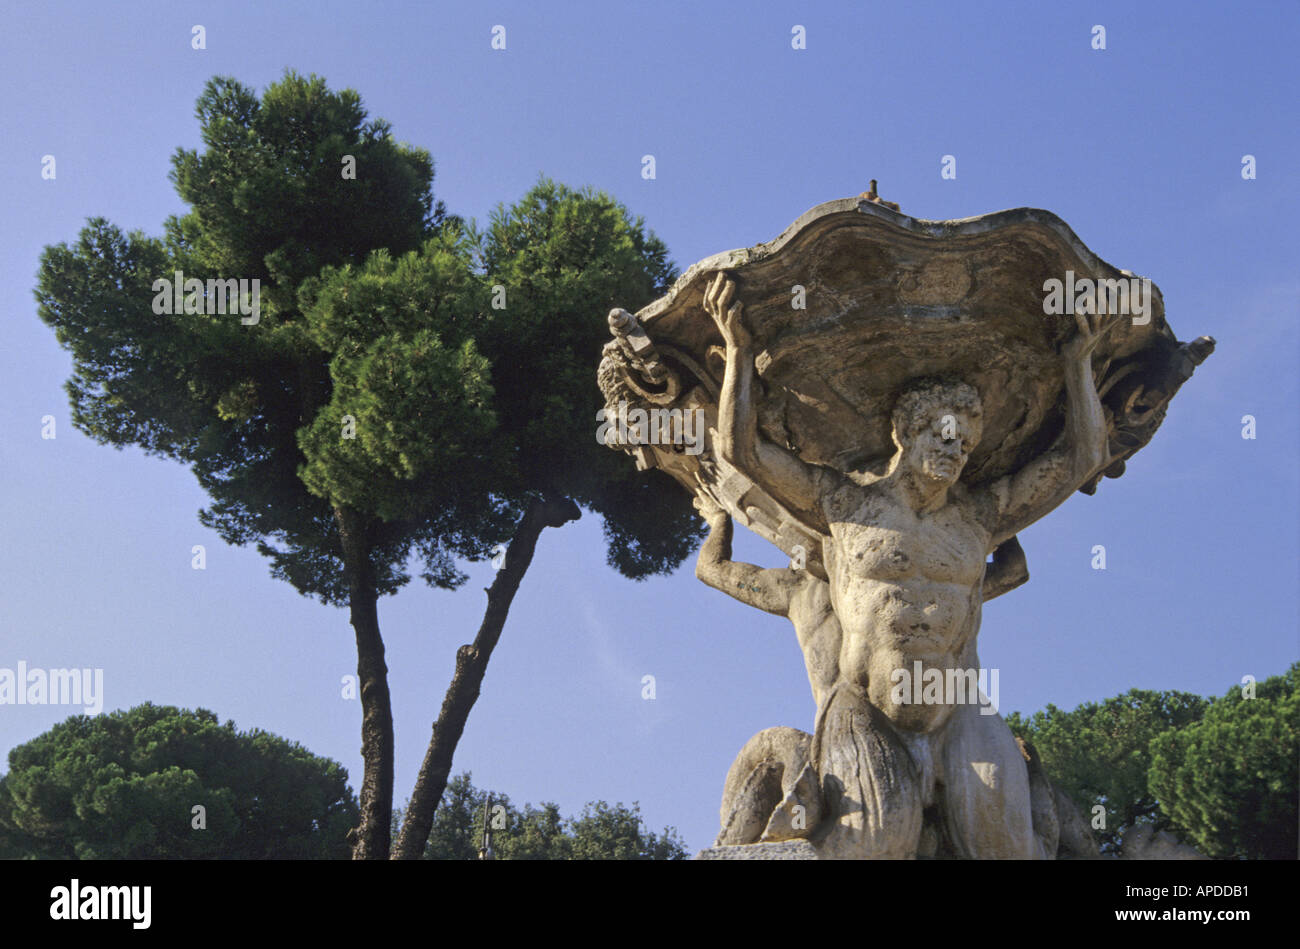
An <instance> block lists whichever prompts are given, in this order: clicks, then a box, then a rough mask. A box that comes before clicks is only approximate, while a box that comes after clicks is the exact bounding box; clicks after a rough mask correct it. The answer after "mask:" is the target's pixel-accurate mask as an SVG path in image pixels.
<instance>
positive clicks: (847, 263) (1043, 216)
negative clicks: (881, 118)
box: [601, 197, 1214, 572]
mask: <svg viewBox="0 0 1300 949" xmlns="http://www.w3.org/2000/svg"><path fill="white" fill-rule="evenodd" d="M719 271H726V272H727V273H728V274H729V275H730V276H731V277H732V278H733V279H734V280H735V281H736V285H737V291H736V297H735V298H736V300H738V301H739V302H741V303H742V304H743V305H744V320H745V324H746V326H747V327H748V328H749V330H750V332H751V333H752V334H753V337H754V352H755V366H756V370H757V373H758V377H759V379H760V380H761V386H760V390H761V391H760V392H758V393H756V395H757V396H758V398H759V407H758V415H759V427H760V430H761V433H762V435H763V436H764V437H766V438H767V439H769V440H770V441H772V442H775V443H776V444H779V445H782V446H785V447H786V448H788V449H790V450H792V451H795V452H797V453H798V454H799V456H800V457H801V458H803V459H804V460H805V461H808V462H811V463H815V464H820V465H826V466H829V467H833V468H836V469H839V470H840V471H844V472H849V471H870V472H872V473H875V474H880V473H883V471H884V470H885V468H886V466H887V464H888V462H889V459H890V457H891V456H892V455H893V454H894V451H895V447H894V445H893V441H892V438H891V429H890V417H891V413H892V410H893V407H894V403H895V400H896V399H897V396H898V393H899V391H900V390H901V389H902V387H903V386H904V384H906V383H907V382H908V381H910V380H912V379H915V378H917V377H922V376H948V377H958V378H961V379H963V380H965V381H967V382H969V383H971V384H972V385H974V386H975V388H976V389H977V390H978V391H979V393H980V395H981V397H982V400H983V404H984V418H983V438H982V439H981V441H980V444H979V445H978V447H977V448H976V449H975V451H974V452H973V453H972V455H971V458H970V461H969V462H968V464H967V466H966V469H965V471H964V472H963V475H962V480H963V481H965V482H967V483H969V484H980V483H983V482H987V481H989V480H992V479H995V478H998V477H1001V476H1003V475H1006V474H1010V473H1012V472H1014V471H1017V470H1019V469H1020V468H1021V467H1023V466H1024V465H1025V464H1026V463H1027V462H1028V461H1029V460H1031V459H1032V458H1034V457H1035V456H1037V455H1039V454H1041V453H1042V452H1043V451H1044V450H1046V449H1047V448H1049V447H1050V446H1051V445H1052V443H1053V442H1055V441H1056V439H1057V438H1058V437H1059V436H1060V435H1061V433H1062V430H1063V427H1064V419H1065V385H1064V376H1063V373H1062V368H1061V360H1060V357H1059V356H1058V348H1059V346H1060V345H1061V343H1062V342H1064V341H1065V340H1066V339H1067V338H1069V336H1071V335H1072V334H1073V333H1075V332H1077V324H1076V317H1075V316H1074V315H1072V314H1070V313H1064V312H1061V313H1057V314H1048V313H1046V312H1045V305H1044V301H1045V300H1046V299H1047V298H1048V296H1049V290H1048V286H1050V285H1049V284H1048V281H1052V280H1056V281H1059V282H1060V283H1061V284H1062V285H1063V287H1062V289H1063V290H1065V285H1067V284H1068V282H1070V281H1072V282H1073V285H1074V286H1075V287H1076V288H1077V287H1079V286H1083V285H1084V284H1083V281H1085V280H1086V281H1092V282H1094V283H1095V282H1096V281H1123V282H1124V286H1125V288H1126V289H1136V290H1138V292H1139V293H1140V295H1141V297H1140V300H1139V301H1138V302H1141V303H1142V304H1144V305H1145V308H1146V311H1145V312H1144V313H1132V315H1131V316H1124V317H1116V318H1115V319H1114V322H1115V326H1114V328H1113V329H1111V330H1110V331H1109V333H1108V334H1107V335H1106V337H1105V338H1104V339H1103V340H1102V342H1101V343H1100V344H1099V345H1098V347H1097V349H1096V351H1095V352H1094V355H1093V369H1094V376H1095V378H1096V379H1097V383H1098V392H1099V394H1100V395H1101V397H1102V403H1103V406H1104V407H1105V409H1106V414H1107V418H1108V423H1109V426H1110V437H1111V454H1112V456H1113V457H1115V458H1116V459H1117V461H1116V463H1115V464H1114V465H1112V466H1111V467H1110V468H1108V469H1107V471H1106V474H1107V475H1109V476H1111V477H1118V476H1119V474H1121V473H1122V472H1123V467H1124V461H1123V459H1124V458H1126V457H1127V456H1128V455H1131V454H1132V453H1133V452H1135V451H1136V450H1138V449H1139V448H1140V447H1142V446H1143V445H1145V444H1146V443H1147V442H1148V441H1149V440H1150V438H1151V435H1152V434H1153V433H1154V431H1155V429H1156V427H1158V425H1159V424H1160V422H1161V421H1162V420H1163V417H1164V412H1165V407H1166V405H1167V404H1168V402H1169V399H1170V398H1172V396H1173V393H1174V392H1175V391H1176V390H1177V388H1178V386H1179V385H1181V383H1182V381H1183V380H1185V379H1186V378H1187V377H1188V376H1190V375H1191V371H1192V368H1193V367H1194V366H1195V365H1196V364H1198V363H1199V362H1200V361H1201V360H1203V359H1204V358H1205V356H1206V355H1208V353H1209V352H1210V351H1212V349H1213V346H1214V342H1213V340H1210V339H1209V338H1208V337H1202V338H1201V339H1200V340H1198V341H1196V342H1195V343H1192V344H1181V343H1179V341H1178V340H1177V338H1176V337H1175V336H1174V334H1173V331H1172V330H1171V329H1170V327H1169V325H1168V323H1167V322H1166V319H1165V311H1164V300H1163V297H1162V296H1161V293H1160V290H1159V288H1158V287H1157V286H1156V285H1155V284H1154V282H1151V281H1149V280H1143V279H1142V278H1139V277H1137V275H1135V274H1133V273H1131V272H1129V271H1125V270H1119V269H1117V268H1115V267H1113V266H1111V265H1110V264H1108V263H1106V261H1104V260H1102V259H1101V258H1100V257H1098V256H1097V255H1096V254H1095V253H1093V252H1092V251H1091V250H1090V249H1089V248H1088V247H1087V246H1085V245H1084V243H1083V242H1082V241H1081V240H1080V239H1079V238H1078V236H1077V235H1076V234H1075V233H1074V232H1073V231H1072V230H1071V229H1070V227H1069V226H1068V225H1067V224H1066V223H1065V222H1064V221H1062V220H1061V219H1060V218H1059V217H1057V216H1056V215H1054V214H1052V213H1051V212H1049V211H1044V210H1040V209H1036V208H1017V209H1014V210H1008V211H998V212H995V213H992V214H985V215H981V216H979V217H972V218H965V219H962V220H954V221H926V220H919V219H916V218H912V217H909V216H908V215H906V214H902V213H899V212H897V211H894V210H891V209H890V208H888V207H885V206H883V205H881V204H878V203H875V202H873V201H870V200H867V199H865V198H864V197H859V198H846V199H842V200H838V201H830V202H827V203H825V204H821V205H818V206H817V207H815V208H813V209H812V210H810V211H808V212H807V213H805V214H804V215H802V216H801V217H800V218H799V219H798V220H796V221H795V222H794V223H793V224H791V225H790V226H789V227H788V228H786V229H785V231H784V232H783V233H782V234H781V235H780V236H779V237H777V238H776V239H775V240H772V241H769V242H767V243H762V244H758V245H756V246H754V247H750V248H746V249H742V250H733V251H727V252H724V253H721V254H715V255H713V256H712V257H708V258H706V259H704V260H702V261H700V262H699V263H697V264H695V265H693V266H692V267H690V268H689V269H688V270H687V271H686V272H685V274H683V275H682V277H681V278H680V279H679V280H678V281H677V282H676V283H675V284H674V285H673V287H672V289H671V290H670V291H669V292H668V293H667V294H666V295H665V296H663V297H661V298H660V299H658V300H656V301H654V302H653V303H651V304H649V305H648V306H646V307H645V308H643V309H642V310H640V311H639V312H638V313H637V314H636V319H635V322H636V324H638V325H639V327H640V328H641V329H643V330H644V333H645V334H646V336H648V339H649V341H650V342H651V343H653V349H654V352H653V353H652V354H651V355H652V356H653V357H655V358H654V360H652V361H657V363H658V367H661V368H656V370H655V371H653V372H651V373H650V374H649V375H646V374H645V373H643V372H638V371H637V370H638V369H639V368H644V365H645V363H644V361H641V362H638V359H637V358H630V362H629V359H628V358H627V357H631V356H632V349H631V348H630V347H628V346H626V345H624V346H623V355H620V353H619V352H618V344H619V339H618V337H619V335H620V334H619V333H618V332H616V333H615V335H616V339H615V341H613V342H611V343H610V344H609V345H607V346H606V355H607V357H610V358H607V360H606V363H603V364H602V378H603V379H604V381H602V383H601V385H602V389H603V390H604V391H605V395H606V404H607V407H610V406H612V405H613V404H615V403H616V402H617V400H618V398H621V397H625V396H626V395H628V393H629V391H630V392H631V394H632V396H633V401H634V402H635V401H636V398H637V397H642V400H641V403H640V404H643V405H645V406H647V407H648V406H650V405H651V404H655V405H658V406H661V407H662V406H667V405H670V406H674V407H681V408H687V407H696V408H701V409H702V410H703V411H704V412H705V415H706V417H707V419H708V424H709V425H710V426H716V418H717V411H716V406H717V395H718V391H719V390H720V388H721V384H722V379H723V363H724V359H723V353H724V349H723V341H722V336H721V334H720V332H719V331H718V329H717V327H716V326H715V325H714V323H713V320H712V319H711V318H710V317H709V315H708V314H707V313H706V311H705V309H704V305H703V301H704V295H705V292H706V290H707V287H708V285H709V283H710V282H711V281H712V280H713V278H714V276H715V275H716V274H717V273H718V272H719ZM1103 286H1105V285H1103ZM1114 286H1116V287H1118V286H1119V285H1118V284H1116V285H1114ZM1064 296H1065V293H1062V294H1061V295H1060V296H1059V297H1058V300H1059V299H1061V297H1064ZM800 297H802V299H800ZM798 302H802V304H803V306H802V308H798V307H796V306H795V304H796V303H798ZM1119 302H1120V300H1119V299H1110V300H1107V299H1106V298H1105V297H1104V296H1103V297H1102V299H1101V301H1100V302H1099V303H1098V304H1097V306H1098V312H1106V311H1107V308H1108V307H1109V312H1110V313H1112V314H1115V313H1122V312H1123V311H1121V310H1119V307H1118V304H1119ZM1128 302H1129V307H1130V312H1132V310H1133V309H1134V300H1132V299H1130V300H1129V301H1128ZM624 319H625V320H626V321H627V322H628V323H629V325H630V320H627V318H626V317H624ZM613 322H614V317H611V325H612V324H613ZM642 345H644V343H643V344H642ZM619 360H623V363H622V364H621V365H614V364H615V363H617V362H618V361H619ZM607 366H611V367H612V368H613V369H616V370H618V371H617V372H605V369H606V367H607ZM665 370H666V373H665ZM620 373H621V375H620ZM665 374H666V376H667V382H664V381H663V380H664V377H665ZM615 377H618V378H620V379H623V380H626V381H627V382H628V385H627V386H621V384H615V383H612V382H611V381H610V380H611V379H614V378H615ZM629 450H630V451H632V453H633V454H635V455H637V457H638V463H639V464H640V465H641V466H642V467H649V466H656V467H660V468H663V469H664V470H665V471H667V472H668V473H669V474H671V475H673V476H674V477H675V478H677V479H678V480H679V481H680V482H681V483H682V484H683V485H684V486H686V487H687V488H688V489H689V490H692V491H699V486H700V484H701V483H702V484H704V485H705V486H706V487H707V488H709V489H711V493H714V495H715V497H717V498H718V499H719V500H721V501H722V502H723V504H724V506H725V507H727V508H728V509H729V510H730V511H731V512H732V514H733V516H737V517H738V518H739V519H740V520H741V521H742V523H749V526H751V527H753V528H754V529H755V530H757V532H758V533H760V534H761V535H763V536H765V537H767V538H768V539H769V540H772V541H773V542H774V543H776V544H777V545H778V546H780V547H782V548H783V549H785V550H787V552H789V550H790V548H791V547H792V546H793V545H794V544H796V543H804V541H805V540H808V541H810V542H812V543H814V544H815V542H816V536H817V535H819V534H820V533H822V531H823V527H824V525H821V524H820V523H819V520H820V519H819V517H818V516H817V514H816V512H800V511H787V510H785V509H784V508H781V506H780V505H779V504H777V503H776V502H775V501H773V500H772V499H771V498H770V497H769V496H768V495H767V494H766V492H764V491H763V490H762V488H761V487H759V486H757V485H754V484H752V482H750V481H749V480H748V479H747V478H745V477H743V476H741V475H739V474H738V473H736V472H734V471H732V470H730V469H729V466H726V465H725V463H721V462H720V459H718V458H716V456H715V453H714V452H713V450H712V445H711V444H709V445H707V446H706V448H705V450H704V451H703V452H702V453H701V454H699V455H689V454H684V453H682V452H680V451H676V452H675V451H673V449H672V448H671V447H664V446H635V447H632V448H630V449H629ZM1098 477H1100V476H1098ZM728 484H730V486H729V487H728ZM1095 487H1096V480H1095V479H1094V481H1092V482H1091V483H1090V484H1088V485H1085V486H1083V488H1082V489H1083V490H1085V491H1087V492H1088V493H1091V492H1092V491H1093V490H1095ZM751 521H754V523H750V522H751ZM814 559H819V558H814ZM813 566H814V569H818V572H821V571H820V569H819V564H815V565H813Z"/></svg>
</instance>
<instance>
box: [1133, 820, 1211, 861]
mask: <svg viewBox="0 0 1300 949" xmlns="http://www.w3.org/2000/svg"><path fill="white" fill-rule="evenodd" d="M1119 859H1121V860H1208V859H1210V858H1209V857H1207V856H1205V854H1203V853H1201V852H1200V851H1199V850H1197V849H1196V848H1195V847H1189V846H1188V845H1187V844H1185V843H1183V842H1182V841H1181V840H1179V839H1178V838H1177V837H1175V836H1174V835H1173V834H1171V833H1169V831H1167V830H1160V831H1157V830H1155V829H1154V828H1153V827H1152V826H1151V825H1150V824H1138V825H1137V826H1136V827H1133V828H1131V829H1130V830H1129V831H1128V833H1126V834H1125V835H1124V839H1123V841H1121V842H1120V847H1119Z"/></svg>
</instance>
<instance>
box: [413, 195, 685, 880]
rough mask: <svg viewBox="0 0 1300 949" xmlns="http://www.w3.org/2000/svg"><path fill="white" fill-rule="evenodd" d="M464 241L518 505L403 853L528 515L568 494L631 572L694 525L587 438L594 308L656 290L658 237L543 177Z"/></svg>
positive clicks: (477, 663)
mask: <svg viewBox="0 0 1300 949" xmlns="http://www.w3.org/2000/svg"><path fill="white" fill-rule="evenodd" d="M475 243H476V246H477V248H478V253H479V259H480V270H481V272H482V273H483V279H484V281H485V285H486V287H487V289H488V290H489V291H490V293H491V294H492V295H493V297H494V298H495V299H496V300H498V301H500V306H499V307H495V308H490V309H488V310H487V311H486V312H485V314H484V317H485V318H484V320H483V322H482V323H481V324H480V326H479V328H478V331H477V333H476V341H477V344H478V346H479V347H480V351H481V352H483V354H484V355H485V356H486V358H487V360H488V362H489V364H490V365H491V366H492V386H493V403H492V404H493V406H494V407H495V409H496V415H495V418H496V422H497V428H496V432H495V437H496V438H497V439H499V440H500V443H501V445H502V447H503V448H504V450H505V452H506V453H507V456H508V458H509V464H508V466H507V468H506V472H507V473H508V478H507V480H508V481H509V482H510V483H512V484H513V487H511V488H510V490H511V492H512V496H517V497H519V498H520V501H519V502H518V503H519V504H520V505H521V506H523V505H524V504H525V503H528V504H531V505H532V506H531V507H526V508H525V510H527V511H528V512H529V515H528V516H526V517H525V518H524V520H523V521H522V522H521V525H520V528H519V530H518V531H517V533H516V535H515V537H514V539H513V540H512V541H511V543H510V546H509V548H508V549H507V551H506V554H505V563H504V566H503V568H502V569H501V570H500V571H498V573H497V577H496V579H495V581H494V582H493V584H492V586H491V587H490V588H489V589H488V603H487V609H486V611H485V613H484V617H483V623H482V625H481V626H480V628H479V632H478V635H477V637H476V638H475V640H474V642H473V644H471V645H466V646H462V647H461V649H460V651H459V652H458V653H457V656H456V671H455V674H454V676H453V678H452V681H451V684H450V686H449V687H448V689H447V694H446V696H445V697H444V699H443V704H442V709H441V712H440V713H439V716H438V720H437V721H436V722H435V723H434V726H433V734H432V736H431V738H430V742H429V746H428V749H427V751H426V753H425V757H424V761H423V763H422V764H421V767H420V772H419V776H418V778H417V781H416V785H415V788H414V791H413V792H412V795H411V800H410V803H409V806H408V808H407V811H406V822H405V823H404V824H403V827H402V833H401V836H400V837H399V838H398V840H397V844H396V846H395V848H394V856H395V857H399V858H404V859H415V858H416V857H418V856H419V855H420V854H421V853H422V852H423V851H424V845H425V841H426V839H427V838H428V835H429V833H430V830H431V827H432V821H433V817H434V811H435V808H436V807H437V806H438V801H439V799H440V798H441V796H442V792H443V788H444V787H445V786H446V783H447V777H448V775H449V774H450V772H451V765H452V757H453V754H454V752H455V749H456V745H457V743H458V742H459V740H460V737H461V734H462V733H463V730H464V726H465V721H466V719H467V717H468V715H469V711H470V709H471V708H472V707H473V704H474V701H475V699H476V698H477V697H478V694H479V688H480V685H481V683H482V681H483V675H484V673H485V671H486V668H487V662H488V659H489V657H490V656H491V654H492V649H493V648H494V647H495V645H496V643H497V640H498V639H499V637H500V635H501V630H502V628H503V626H504V624H505V620H506V615H507V612H508V610H509V608H510V603H511V601H512V600H513V598H514V595H515V592H516V591H517V590H518V588H519V584H520V582H521V581H522V579H523V575H524V571H526V570H527V568H528V566H529V564H530V562H531V560H532V554H533V548H534V545H535V543H536V538H537V534H538V533H539V532H540V530H541V526H545V525H549V526H559V525H560V524H562V523H564V522H565V520H568V519H572V518H575V517H577V516H578V507H579V505H580V506H581V507H583V508H586V509H588V510H590V511H594V512H596V513H598V514H600V515H601V517H602V519H603V526H604V535H605V540H606V544H607V552H606V553H607V560H608V562H609V564H610V566H611V567H613V568H614V569H615V570H617V571H618V572H619V573H621V574H622V575H623V576H626V577H631V578H633V579H638V580H639V579H644V578H645V577H649V576H652V575H656V574H666V573H670V572H671V571H672V570H674V569H676V568H677V567H678V566H679V565H680V564H681V562H682V561H683V560H684V559H685V558H686V557H687V556H688V555H689V554H690V552H691V551H692V550H694V548H695V547H696V545H697V544H698V541H699V539H700V537H701V536H702V525H701V523H700V521H699V518H698V516H697V515H696V513H695V511H694V509H693V508H692V506H691V499H690V497H689V495H687V494H686V493H685V492H684V491H682V490H681V489H680V488H679V487H678V486H677V485H676V484H675V483H674V482H673V481H672V479H671V478H669V477H668V476H667V475H665V474H663V473H662V472H660V471H657V470H656V471H650V472H639V471H637V470H636V469H635V467H634V466H633V465H630V464H628V460H627V458H626V457H624V456H622V455H621V454H619V453H618V452H613V451H610V450H609V449H608V448H607V447H605V446H604V445H601V444H599V443H598V442H597V440H596V427H597V426H596V413H597V410H598V409H600V408H601V407H602V406H603V399H602V397H601V393H600V390H599V389H598V388H597V387H596V384H595V367H596V366H597V365H598V364H599V362H600V355H601V348H602V346H603V345H604V343H605V342H606V341H607V340H608V339H609V324H608V321H607V316H608V314H609V311H610V310H611V309H612V308H614V307H615V306H622V307H628V308H631V309H639V308H640V307H642V306H644V305H645V304H647V303H649V302H650V301H652V300H653V299H655V298H656V297H657V296H659V295H661V294H662V293H664V292H666V291H667V290H668V288H669V287H670V286H671V283H672V280H673V277H674V276H675V275H676V270H675V268H674V267H673V265H672V264H671V263H670V262H669V261H668V259H667V250H666V248H665V247H664V245H663V244H662V243H661V242H660V241H659V240H658V239H657V238H655V237H654V235H653V234H647V233H646V231H645V227H644V222H643V221H642V220H641V219H640V218H636V219H633V218H632V216H631V215H630V214H629V213H628V211H627V209H626V208H624V207H623V206H622V205H621V204H619V203H618V202H616V201H615V200H614V199H613V198H611V197H609V196H608V195H606V194H604V193H602V192H595V191H591V190H589V189H587V190H581V191H575V190H573V189H570V188H567V187H565V186H564V185H561V184H557V183H556V182H554V181H551V180H549V179H546V178H542V179H541V180H540V181H539V182H538V184H537V185H536V186H534V187H533V188H532V189H531V190H530V191H529V192H528V194H526V195H525V196H524V197H523V198H522V199H521V200H520V201H519V202H518V203H516V204H514V205H512V206H510V207H508V208H506V207H503V206H498V208H497V209H496V211H495V212H494V213H493V215H492V220H491V223H490V225H489V226H488V227H487V228H486V229H485V230H484V231H483V232H481V233H477V232H476V236H475ZM502 298H504V299H502ZM490 483H492V484H497V485H500V484H501V483H502V478H501V477H497V478H496V479H495V480H494V481H492V482H490ZM525 499H531V501H526V500H525ZM530 517H531V518H533V520H532V521H530Z"/></svg>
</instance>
